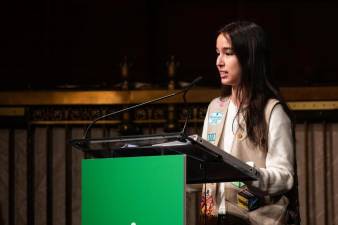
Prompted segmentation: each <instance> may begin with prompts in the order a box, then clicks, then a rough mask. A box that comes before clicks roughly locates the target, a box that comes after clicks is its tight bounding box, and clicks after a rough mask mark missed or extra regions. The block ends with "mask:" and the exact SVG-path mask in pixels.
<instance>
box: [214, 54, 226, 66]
mask: <svg viewBox="0 0 338 225" xmlns="http://www.w3.org/2000/svg"><path fill="white" fill-rule="evenodd" d="M216 66H224V60H223V58H222V57H221V56H220V55H219V56H218V57H217V59H216Z"/></svg>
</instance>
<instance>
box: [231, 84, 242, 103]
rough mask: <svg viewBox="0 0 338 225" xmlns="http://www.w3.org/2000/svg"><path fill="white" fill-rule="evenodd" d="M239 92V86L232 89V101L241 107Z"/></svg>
mask: <svg viewBox="0 0 338 225" xmlns="http://www.w3.org/2000/svg"><path fill="white" fill-rule="evenodd" d="M237 91H238V88H237V86H232V87H231V96H230V99H231V101H232V102H233V103H234V104H235V105H236V106H237V107H239V106H240V100H239V99H238V97H239V95H238V93H237Z"/></svg>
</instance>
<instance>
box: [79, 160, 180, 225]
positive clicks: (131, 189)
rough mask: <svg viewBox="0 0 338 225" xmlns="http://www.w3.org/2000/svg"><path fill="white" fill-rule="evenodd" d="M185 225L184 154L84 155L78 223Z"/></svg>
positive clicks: (88, 224) (96, 224) (86, 224)
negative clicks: (100, 156)
mask: <svg viewBox="0 0 338 225" xmlns="http://www.w3.org/2000/svg"><path fill="white" fill-rule="evenodd" d="M169 224H170V225H173V224H175V225H184V224H185V156H184V155H171V156H147V157H128V158H105V159H85V160H83V161H82V225H169Z"/></svg>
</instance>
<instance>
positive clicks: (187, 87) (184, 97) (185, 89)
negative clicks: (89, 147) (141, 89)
mask: <svg viewBox="0 0 338 225" xmlns="http://www.w3.org/2000/svg"><path fill="white" fill-rule="evenodd" d="M202 78H203V77H202V76H199V77H197V78H195V79H194V80H193V81H192V82H191V83H190V84H189V85H188V86H186V87H185V88H183V89H182V90H180V91H177V92H174V93H172V94H169V95H165V96H162V97H159V98H156V99H153V100H149V101H146V102H142V103H140V104H137V105H133V106H130V107H127V108H124V109H121V110H118V111H114V112H111V113H108V114H105V115H102V116H99V117H97V118H95V119H94V120H93V121H92V122H91V123H90V124H89V125H88V126H87V129H86V131H85V132H84V135H83V138H84V139H87V137H88V132H89V130H90V129H91V128H92V127H93V125H94V124H95V123H96V122H97V121H99V120H102V119H104V118H107V117H111V116H114V115H116V114H119V113H122V112H125V111H128V110H131V109H135V108H138V107H141V106H144V105H147V104H150V103H154V102H158V101H161V100H163V99H166V98H170V97H173V96H175V95H178V94H181V93H184V94H183V100H184V103H185V104H187V101H186V93H187V92H188V91H189V90H190V88H192V87H193V86H194V85H195V84H196V83H197V82H199V81H200V80H202ZM188 117H189V115H188ZM188 117H187V119H186V122H185V125H184V128H183V131H184V130H185V126H186V123H187V120H188Z"/></svg>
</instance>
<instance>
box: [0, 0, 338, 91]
mask: <svg viewBox="0 0 338 225" xmlns="http://www.w3.org/2000/svg"><path fill="white" fill-rule="evenodd" d="M2 4H4V3H2ZM5 4H7V5H3V6H2V7H0V19H1V22H0V24H1V37H0V74H1V82H0V88H1V89H2V90H4V89H27V88H32V89H51V88H58V87H62V86H64V85H66V84H67V85H69V86H68V87H72V86H70V85H76V87H80V88H106V89H110V88H112V87H113V86H114V84H116V83H118V82H119V81H120V79H121V78H120V63H121V61H122V59H123V58H124V57H125V56H127V57H128V60H129V62H131V63H132V69H131V73H130V79H131V80H132V81H139V82H147V83H151V84H153V85H155V84H159V85H161V84H165V81H166V62H167V60H168V59H169V56H170V55H175V57H176V59H177V60H178V61H179V62H180V67H179V71H178V80H182V81H189V80H191V79H193V78H194V77H196V76H197V75H203V76H204V77H205V79H204V85H206V86H217V84H218V75H217V72H216V68H215V37H216V31H217V30H218V29H219V28H220V27H221V26H222V25H224V24H226V23H228V22H230V21H233V20H237V19H247V20H252V21H255V22H257V23H258V24H260V25H261V26H263V28H264V29H265V30H266V31H267V33H268V34H269V36H270V39H271V43H272V45H271V46H272V51H273V55H272V62H273V69H274V77H275V80H276V81H277V83H278V84H279V85H281V86H305V85H336V84H338V76H337V72H338V64H337V63H336V61H337V52H338V44H337V40H338V31H337V29H336V26H337V25H336V22H335V21H337V19H338V14H337V9H338V8H337V7H336V6H335V4H334V3H330V2H323V1H319V0H317V1H312V2H307V1H299V2H285V1H282V0H279V1H273V2H270V1H236V0H231V1H225V0H223V1H219V0H208V1H189V0H181V1H169V0H161V1H151V0H139V1H131V0H124V1H103V0H81V1H80V0H46V1H33V2H32V1H23V0H21V1H16V2H11V3H5Z"/></svg>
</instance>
